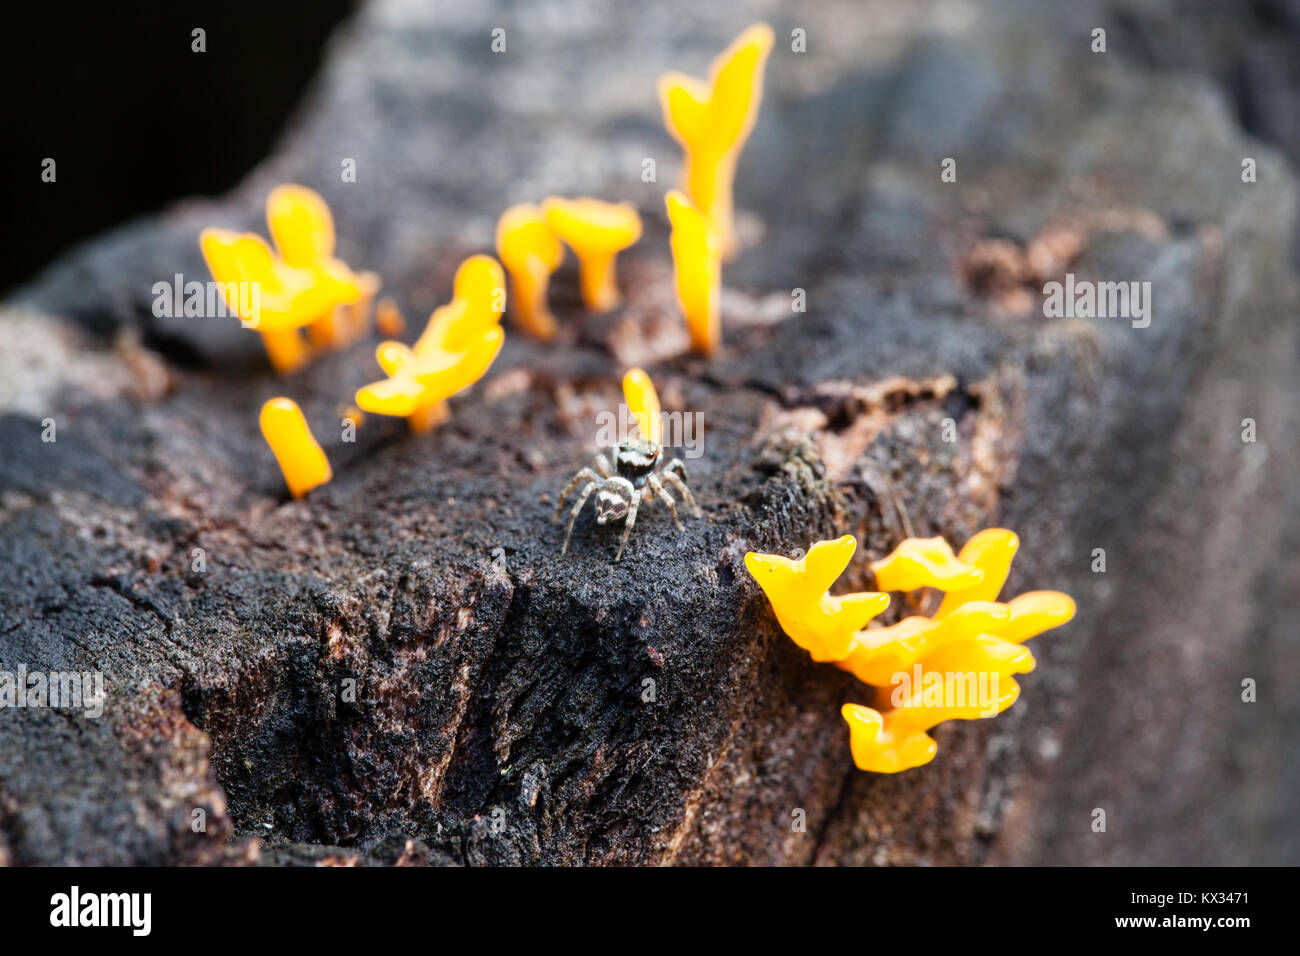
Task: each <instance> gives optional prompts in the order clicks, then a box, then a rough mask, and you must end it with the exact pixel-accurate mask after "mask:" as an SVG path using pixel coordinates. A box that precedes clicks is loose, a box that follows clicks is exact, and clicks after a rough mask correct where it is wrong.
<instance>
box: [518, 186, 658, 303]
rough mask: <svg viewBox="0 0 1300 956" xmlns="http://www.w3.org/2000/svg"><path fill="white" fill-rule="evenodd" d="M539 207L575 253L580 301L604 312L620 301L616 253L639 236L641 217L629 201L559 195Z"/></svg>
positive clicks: (549, 223)
mask: <svg viewBox="0 0 1300 956" xmlns="http://www.w3.org/2000/svg"><path fill="white" fill-rule="evenodd" d="M542 208H543V209H544V210H545V213H546V222H547V224H548V225H550V227H551V229H553V230H554V231H555V232H556V233H557V234H558V235H559V236H560V238H561V239H563V240H564V241H565V242H566V243H567V244H568V246H569V248H570V249H572V250H573V252H574V255H576V256H577V257H578V282H579V285H580V286H581V287H582V301H583V302H584V303H586V305H587V308H588V309H591V310H592V311H593V312H607V311H609V310H610V309H612V308H614V307H615V306H617V305H618V304H619V302H621V301H622V296H621V295H620V294H619V291H618V283H617V281H615V278H614V263H615V259H616V258H617V256H618V254H619V253H620V252H622V251H623V250H624V249H626V248H627V247H628V246H630V245H632V244H633V243H635V242H636V241H637V240H638V239H640V238H641V217H640V216H639V215H638V214H637V211H636V209H634V208H633V207H632V205H631V204H630V203H610V202H602V201H601V200H599V199H559V198H557V197H554V196H552V197H551V198H549V199H547V200H546V201H545V202H544V203H543V204H542Z"/></svg>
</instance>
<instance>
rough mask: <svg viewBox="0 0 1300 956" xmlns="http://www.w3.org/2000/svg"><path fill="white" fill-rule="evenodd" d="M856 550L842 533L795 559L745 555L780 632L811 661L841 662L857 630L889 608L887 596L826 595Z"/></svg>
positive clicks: (757, 554) (775, 555)
mask: <svg viewBox="0 0 1300 956" xmlns="http://www.w3.org/2000/svg"><path fill="white" fill-rule="evenodd" d="M857 546H858V544H857V542H856V541H855V540H854V539H853V536H852V535H847V534H846V535H844V537H842V538H836V539H835V540H834V541H818V542H817V543H816V544H814V545H813V546H812V547H811V548H809V549H808V553H807V554H806V555H804V556H803V557H802V558H799V559H797V560H792V559H790V558H783V557H781V556H780V555H778V554H759V553H757V552H755V551H751V552H749V553H748V554H747V555H745V567H746V568H748V569H749V573H750V574H751V575H752V576H753V578H754V580H755V581H757V582H758V586H759V587H761V588H762V589H763V593H764V594H766V595H767V599H768V600H769V601H771V602H772V609H773V610H774V611H775V612H776V619H777V621H778V622H779V623H780V624H781V629H782V630H784V631H785V632H786V634H788V635H789V636H790V639H791V640H793V641H794V642H795V643H796V644H798V645H799V646H800V647H802V648H803V649H804V650H806V651H807V652H808V653H809V654H811V655H812V659H813V660H815V661H841V660H843V659H844V658H845V656H846V655H847V654H848V652H849V648H850V647H851V646H852V644H853V641H854V639H855V637H856V635H857V632H858V631H860V630H861V629H862V628H864V627H866V626H867V622H868V621H869V620H871V619H872V618H873V617H875V616H876V615H877V614H879V613H880V612H881V611H883V610H884V609H885V608H887V607H888V606H889V595H888V594H881V593H879V592H876V591H863V592H860V593H857V594H844V595H840V596H833V595H830V594H827V593H826V592H827V589H828V588H830V586H831V585H832V584H834V583H835V580H836V578H838V577H839V576H840V575H841V574H843V573H844V569H845V568H847V567H848V566H849V560H850V559H851V558H852V557H853V552H854V550H855V549H856V548H857Z"/></svg>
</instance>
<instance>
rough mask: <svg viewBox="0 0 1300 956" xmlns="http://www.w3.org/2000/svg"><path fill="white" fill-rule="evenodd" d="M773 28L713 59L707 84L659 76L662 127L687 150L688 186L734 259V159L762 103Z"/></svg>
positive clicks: (743, 38)
mask: <svg viewBox="0 0 1300 956" xmlns="http://www.w3.org/2000/svg"><path fill="white" fill-rule="evenodd" d="M772 42H773V34H772V28H771V27H770V26H768V25H767V24H766V23H757V24H755V25H754V26H752V27H750V28H749V29H747V30H746V31H745V32H744V33H742V34H741V35H740V36H738V37H737V38H736V40H735V41H734V42H733V43H732V44H731V46H729V47H727V49H725V50H723V51H722V53H721V54H719V55H718V57H717V58H716V59H714V61H713V63H712V65H711V66H710V67H709V79H708V81H707V82H705V81H701V80H697V79H696V78H694V77H692V76H687V75H685V74H683V73H676V72H673V73H665V74H664V75H663V76H661V77H660V78H659V102H660V104H661V105H662V106H663V111H664V125H665V126H666V127H668V132H669V133H671V134H672V135H673V137H674V138H675V139H676V140H677V141H678V142H679V143H681V145H682V149H683V150H684V152H685V170H684V176H683V180H684V186H683V188H684V189H685V191H686V192H687V193H688V194H689V195H690V197H691V199H692V200H694V202H695V205H696V206H697V207H699V209H700V210H701V211H702V212H703V213H704V215H705V216H707V217H708V219H709V222H710V223H711V224H712V226H713V229H714V231H715V232H716V233H717V234H718V236H719V239H720V240H721V243H722V254H723V256H724V257H725V258H727V259H730V258H732V257H733V256H734V255H735V254H736V251H737V249H738V242H737V239H736V227H735V223H734V222H733V218H734V217H733V212H732V203H733V200H732V187H733V183H734V181H735V176H736V159H737V157H738V156H739V155H740V151H741V149H742V148H744V145H745V140H746V139H747V138H748V137H749V133H750V131H751V130H752V129H753V128H754V120H755V118H756V117H757V116H758V107H759V104H760V103H762V100H763V67H764V65H765V64H766V62H767V55H768V53H769V52H770V51H771V49H772Z"/></svg>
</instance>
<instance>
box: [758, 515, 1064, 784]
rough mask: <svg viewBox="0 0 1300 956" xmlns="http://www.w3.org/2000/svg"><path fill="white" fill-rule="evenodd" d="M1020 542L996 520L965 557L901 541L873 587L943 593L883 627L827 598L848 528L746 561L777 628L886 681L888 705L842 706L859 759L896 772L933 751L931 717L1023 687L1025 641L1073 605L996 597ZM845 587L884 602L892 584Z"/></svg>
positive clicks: (983, 708)
mask: <svg viewBox="0 0 1300 956" xmlns="http://www.w3.org/2000/svg"><path fill="white" fill-rule="evenodd" d="M1018 547H1019V540H1018V539H1017V538H1016V536H1015V535H1014V534H1013V533H1012V532H1010V531H1006V530H1004V529H1001V528H992V529H989V530H987V531H982V532H980V533H979V534H977V535H975V537H973V538H971V540H970V541H968V542H967V543H966V546H965V547H964V548H962V550H961V554H960V556H957V555H954V554H953V553H952V549H951V548H950V547H949V546H948V544H947V542H945V541H944V540H943V539H942V538H927V539H917V538H909V539H907V540H905V541H903V542H902V543H901V544H900V545H899V546H898V548H896V549H895V550H894V552H893V553H891V554H890V555H889V556H888V557H886V558H884V559H882V560H880V561H877V562H875V563H874V564H873V565H872V568H873V569H874V570H875V572H876V582H877V584H878V586H879V587H881V588H883V589H885V590H908V591H910V590H914V589H916V588H921V587H934V588H939V589H940V590H943V591H944V592H945V594H946V596H945V599H944V601H943V603H942V605H941V606H940V610H939V612H938V613H937V614H935V616H934V617H930V618H927V617H921V616H913V617H908V618H905V619H903V620H902V621H899V622H898V623H897V624H893V625H890V626H889V627H880V628H869V627H868V628H863V627H862V626H861V625H859V626H857V627H856V628H855V627H854V626H852V625H851V623H850V622H847V621H844V620H838V619H836V618H835V616H834V615H832V614H828V613H827V606H826V605H825V604H823V603H822V602H823V601H826V600H828V599H829V600H832V601H833V600H835V599H834V598H831V596H830V595H829V594H827V593H826V590H827V589H828V588H829V587H830V585H831V584H832V583H833V582H834V581H835V579H836V578H837V577H838V576H839V575H840V574H841V573H842V572H843V571H844V569H845V568H846V567H847V566H848V562H849V558H850V557H852V554H853V548H854V542H853V539H852V538H851V537H847V536H846V537H844V538H839V539H837V540H835V541H821V542H818V543H817V544H814V545H813V546H812V548H810V549H809V551H808V554H807V555H806V556H805V557H804V558H803V559H801V560H798V561H793V560H790V559H788V558H783V557H781V556H779V555H771V554H757V553H754V552H751V553H749V554H747V555H746V556H745V565H746V567H747V568H748V569H749V572H750V574H752V575H753V576H754V578H755V580H757V581H758V583H759V586H760V587H762V589H763V591H764V593H766V594H767V596H768V599H769V600H770V601H771V602H772V607H773V610H775V612H776V617H777V621H778V622H779V623H780V624H781V628H782V629H783V630H784V631H785V632H786V634H788V635H789V636H790V638H791V639H792V640H793V641H794V642H795V643H796V644H798V645H799V646H800V647H803V648H804V649H806V650H808V651H809V652H810V653H811V654H812V656H813V659H814V660H822V661H833V662H834V663H836V664H837V666H839V667H841V668H843V669H844V670H847V671H850V672H851V673H852V674H853V675H854V676H856V677H857V678H858V679H859V680H861V681H863V682H864V683H866V684H870V685H872V686H875V687H879V688H888V687H892V688H893V692H892V695H891V696H890V703H891V704H892V707H890V708H888V709H885V710H884V711H878V710H875V709H873V708H871V707H866V706H863V705H861V704H846V705H845V706H844V708H843V716H844V719H845V720H846V721H847V722H848V724H849V730H850V738H851V743H852V751H853V759H854V762H855V763H856V764H857V766H858V767H859V768H861V769H863V770H872V771H876V772H880V773H895V772H897V771H900V770H907V769H908V768H910V767H917V766H920V765H922V764H925V763H928V762H929V761H930V760H932V759H933V758H934V755H935V752H936V749H937V747H936V744H935V742H934V740H933V739H932V738H931V737H930V736H929V734H928V733H927V731H929V730H930V728H931V727H933V726H934V725H935V724H938V723H942V722H943V721H945V720H973V719H976V718H979V717H991V716H994V715H996V714H999V713H1001V712H1002V711H1004V710H1006V709H1007V708H1008V707H1010V706H1011V705H1012V704H1013V703H1015V701H1016V699H1017V698H1018V697H1019V694H1020V687H1019V685H1018V684H1017V683H1016V681H1015V680H1014V679H1013V677H1012V675H1014V674H1024V673H1028V672H1029V671H1031V670H1033V668H1034V658H1033V655H1032V654H1030V653H1029V651H1028V650H1027V649H1026V648H1024V647H1021V646H1020V645H1021V644H1022V643H1024V642H1025V641H1027V640H1029V639H1030V638H1031V637H1034V636H1036V635H1038V634H1041V633H1042V632H1043V631H1046V630H1049V629H1051V628H1053V627H1057V626H1058V625H1061V624H1064V623H1065V622H1066V621H1068V620H1070V618H1072V617H1073V616H1074V611H1075V606H1074V601H1073V600H1072V599H1071V598H1070V596H1069V595H1067V594H1062V593H1061V592H1059V591H1030V592H1028V593H1026V594H1021V595H1019V596H1017V597H1015V598H1012V599H1011V600H1010V601H1008V602H1006V603H999V602H998V601H997V600H996V598H997V596H998V592H999V591H1000V590H1001V588H1002V584H1003V583H1004V581H1005V580H1006V577H1007V572H1008V569H1009V568H1010V563H1011V558H1012V557H1013V556H1014V555H1015V552H1016V549H1017V548H1018ZM832 557H833V560H832ZM847 597H848V598H863V597H883V598H885V600H886V602H887V601H888V597H887V595H848V596H847ZM841 600H843V599H841ZM883 606H884V605H883V604H882V605H881V606H880V607H881V608H883ZM868 616H870V615H868ZM863 624H865V620H864V621H863Z"/></svg>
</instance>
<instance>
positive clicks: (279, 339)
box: [199, 184, 379, 374]
mask: <svg viewBox="0 0 1300 956" xmlns="http://www.w3.org/2000/svg"><path fill="white" fill-rule="evenodd" d="M266 222H267V227H268V228H269V230H270V233H271V238H272V239H273V240H274V241H275V247H276V248H275V251H272V249H271V247H270V246H269V245H268V244H267V243H266V240H264V239H263V238H262V237H261V236H259V235H257V234H256V233H251V232H250V233H239V232H232V231H230V230H227V229H205V230H203V232H202V233H201V234H200V236H199V248H200V249H201V250H202V252H203V258H204V259H205V260H206V261H207V264H208V269H209V271H210V272H211V273H212V278H213V279H214V280H215V281H216V282H217V283H218V284H220V285H221V287H222V292H223V294H224V296H225V298H226V302H227V304H228V305H229V306H230V308H231V309H232V310H233V311H234V312H235V313H236V314H237V315H239V317H240V319H241V320H242V321H243V323H244V325H245V326H247V327H248V328H251V329H255V330H256V331H257V332H259V333H261V335H262V340H263V342H264V343H265V344H266V351H267V355H268V356H269V358H270V360H271V364H272V366H274V368H275V370H276V371H277V372H280V373H281V374H287V373H289V372H293V371H296V370H297V369H299V368H300V367H302V365H304V364H305V363H306V362H307V361H309V360H310V358H311V355H312V350H313V348H342V347H344V346H346V345H348V344H350V343H352V342H353V341H355V340H356V339H357V338H359V337H360V336H361V335H362V334H364V332H365V329H366V325H367V324H368V322H369V311H370V310H369V304H370V300H371V299H372V298H373V296H374V294H375V293H376V292H377V291H378V290H379V277H378V276H377V275H376V274H375V273H373V272H362V273H357V272H354V271H353V270H352V269H350V268H349V267H348V266H347V265H346V264H345V263H344V262H343V261H341V260H339V259H336V258H334V238H335V237H334V219H333V217H332V216H331V215H330V210H329V206H327V205H326V204H325V200H324V199H322V198H321V197H320V195H318V194H317V193H315V192H313V191H312V190H310V189H307V188H306V187H304V186H295V185H291V184H287V185H283V186H278V187H276V188H275V189H273V190H272V191H271V194H270V196H268V197H267V200H266ZM277 253H278V254H277ZM250 287H251V288H253V289H256V290H257V294H256V295H253V296H249V295H247V294H241V289H243V290H246V289H248V288H250ZM303 329H306V330H307V333H308V336H309V338H310V345H309V344H308V342H306V341H304V340H303V337H302V331H301V330H303Z"/></svg>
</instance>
